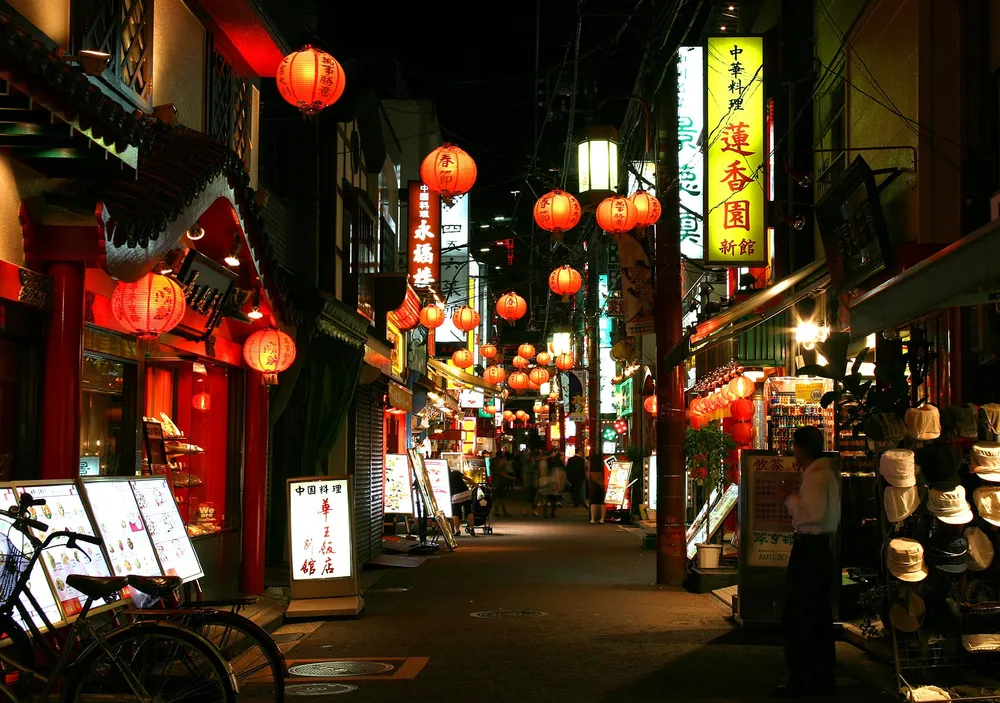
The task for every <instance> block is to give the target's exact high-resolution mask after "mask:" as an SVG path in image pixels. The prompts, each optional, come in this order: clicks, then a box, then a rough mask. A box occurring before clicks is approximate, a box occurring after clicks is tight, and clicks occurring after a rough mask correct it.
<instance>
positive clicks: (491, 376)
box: [483, 366, 507, 386]
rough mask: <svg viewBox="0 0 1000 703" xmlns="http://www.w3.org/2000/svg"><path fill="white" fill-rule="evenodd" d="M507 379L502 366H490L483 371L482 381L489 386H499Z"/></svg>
mask: <svg viewBox="0 0 1000 703" xmlns="http://www.w3.org/2000/svg"><path fill="white" fill-rule="evenodd" d="M506 378H507V373H506V372H505V371H504V370H503V367H502V366H490V367H488V368H487V369H486V370H485V371H483V380H484V381H486V382H487V383H489V384H490V385H491V386H499V385H500V384H501V383H503V382H504V381H505V380H506Z"/></svg>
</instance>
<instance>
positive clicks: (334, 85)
mask: <svg viewBox="0 0 1000 703" xmlns="http://www.w3.org/2000/svg"><path fill="white" fill-rule="evenodd" d="M274 78H275V81H276V82H277V83H278V92H279V93H281V97H283V98H284V99H285V100H286V101H287V102H288V103H289V104H290V105H294V106H295V107H297V108H298V109H299V110H301V111H302V114H304V115H315V114H316V113H318V112H319V111H320V110H322V109H323V108H325V107H329V106H330V105H333V104H334V103H335V102H337V100H339V99H340V96H341V95H343V94H344V86H346V85H347V79H346V77H345V75H344V68H343V66H341V65H340V63H339V62H338V61H337V59H335V58H333V57H332V56H330V55H329V54H327V53H326V52H323V51H319V50H318V49H314V48H312V47H311V46H309V45H308V44H307V45H306V46H304V47H302V49H301V50H299V51H293V52H292V53H290V54H289V55H288V56H286V57H285V58H284V59H283V60H282V62H281V63H280V64H279V65H278V71H277V73H276V74H275V77H274Z"/></svg>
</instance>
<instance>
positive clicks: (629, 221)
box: [597, 195, 639, 234]
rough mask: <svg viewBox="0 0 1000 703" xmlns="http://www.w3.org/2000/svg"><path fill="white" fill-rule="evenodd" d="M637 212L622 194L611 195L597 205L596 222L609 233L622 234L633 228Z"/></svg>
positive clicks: (637, 218) (637, 215)
mask: <svg viewBox="0 0 1000 703" xmlns="http://www.w3.org/2000/svg"><path fill="white" fill-rule="evenodd" d="M638 220H639V212H638V210H636V209H635V205H633V204H632V201H631V200H629V199H628V198H626V197H625V196H624V195H612V196H611V197H610V198H605V199H604V200H602V201H601V204H600V205H598V206H597V224H598V225H600V227H601V229H603V230H604V231H605V232H607V233H609V234H624V233H625V232H629V231H631V230H633V229H635V225H636V222H638Z"/></svg>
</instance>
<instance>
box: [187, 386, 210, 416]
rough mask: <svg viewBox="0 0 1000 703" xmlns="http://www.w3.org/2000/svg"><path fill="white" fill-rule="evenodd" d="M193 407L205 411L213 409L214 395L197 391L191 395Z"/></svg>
mask: <svg viewBox="0 0 1000 703" xmlns="http://www.w3.org/2000/svg"><path fill="white" fill-rule="evenodd" d="M191 407H193V408H194V409H195V410H200V411H201V412H203V413H204V412H208V411H209V410H211V409H212V396H210V395H209V394H208V393H206V392H204V391H202V392H201V393H195V394H194V395H193V396H192V397H191Z"/></svg>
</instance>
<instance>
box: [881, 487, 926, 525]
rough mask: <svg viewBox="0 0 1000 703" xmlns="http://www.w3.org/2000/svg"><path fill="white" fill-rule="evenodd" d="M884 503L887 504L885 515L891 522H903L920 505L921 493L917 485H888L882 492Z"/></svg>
mask: <svg viewBox="0 0 1000 703" xmlns="http://www.w3.org/2000/svg"><path fill="white" fill-rule="evenodd" d="M882 503H883V504H884V505H885V517H886V519H887V520H888V521H889V522H902V521H903V520H905V519H906V518H908V517H910V516H911V515H913V512H914V511H915V510H916V509H917V506H919V505H920V493H919V492H918V491H917V487H916V486H907V487H906V488H897V487H896V486H886V487H885V492H884V493H883V494H882Z"/></svg>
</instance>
